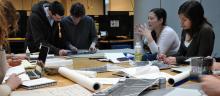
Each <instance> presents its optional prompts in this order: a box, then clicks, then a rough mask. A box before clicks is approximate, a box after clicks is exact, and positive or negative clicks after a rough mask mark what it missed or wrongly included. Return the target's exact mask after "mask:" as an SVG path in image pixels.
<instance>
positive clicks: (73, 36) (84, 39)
mask: <svg viewBox="0 0 220 96" xmlns="http://www.w3.org/2000/svg"><path fill="white" fill-rule="evenodd" d="M61 30H62V34H63V37H64V41H65V45H66V47H67V48H69V45H70V44H71V45H73V46H75V47H76V48H78V49H88V48H89V47H90V45H91V43H92V42H96V41H97V33H96V28H95V23H94V21H93V19H92V18H91V17H89V16H84V17H82V18H81V20H80V22H79V23H78V24H77V25H75V24H74V23H73V21H72V19H71V17H70V16H68V17H64V18H63V19H62V21H61Z"/></svg>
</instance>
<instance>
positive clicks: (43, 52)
mask: <svg viewBox="0 0 220 96" xmlns="http://www.w3.org/2000/svg"><path fill="white" fill-rule="evenodd" d="M48 53H49V47H47V46H44V45H41V47H40V53H39V56H38V59H37V60H39V61H42V62H43V63H45V62H46V58H47V54H48Z"/></svg>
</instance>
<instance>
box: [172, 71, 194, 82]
mask: <svg viewBox="0 0 220 96" xmlns="http://www.w3.org/2000/svg"><path fill="white" fill-rule="evenodd" d="M189 76H190V71H185V72H182V73H180V74H177V75H175V76H173V77H171V78H169V79H168V83H169V84H171V85H173V84H175V83H177V82H179V81H181V80H184V79H186V78H187V77H189Z"/></svg>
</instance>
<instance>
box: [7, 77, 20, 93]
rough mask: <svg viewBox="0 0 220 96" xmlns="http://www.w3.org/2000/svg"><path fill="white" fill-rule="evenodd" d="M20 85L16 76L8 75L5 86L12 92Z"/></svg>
mask: <svg viewBox="0 0 220 96" xmlns="http://www.w3.org/2000/svg"><path fill="white" fill-rule="evenodd" d="M21 83H22V82H21V79H20V78H19V77H18V76H17V75H16V74H12V75H10V77H9V78H8V79H7V80H6V84H7V85H8V86H9V87H10V88H11V89H12V90H15V89H16V88H17V87H18V86H19V85H20V84H21Z"/></svg>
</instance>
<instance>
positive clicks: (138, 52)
mask: <svg viewBox="0 0 220 96" xmlns="http://www.w3.org/2000/svg"><path fill="white" fill-rule="evenodd" d="M134 49H135V54H134V55H135V62H140V61H141V59H142V46H141V44H140V42H136V44H135V47H134Z"/></svg>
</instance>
